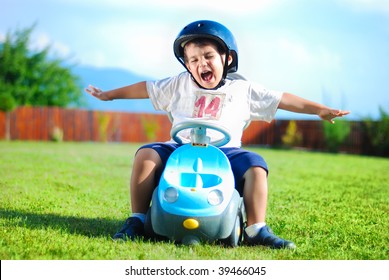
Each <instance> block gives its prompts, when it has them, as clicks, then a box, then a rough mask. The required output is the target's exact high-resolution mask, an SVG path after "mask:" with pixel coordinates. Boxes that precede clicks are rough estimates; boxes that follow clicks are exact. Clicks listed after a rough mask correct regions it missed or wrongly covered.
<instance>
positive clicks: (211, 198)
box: [208, 190, 223, 206]
mask: <svg viewBox="0 0 389 280" xmlns="http://www.w3.org/2000/svg"><path fill="white" fill-rule="evenodd" d="M222 202H223V193H222V192H221V191H219V190H213V191H211V192H209V194H208V203H209V204H211V205H212V206H216V205H219V204H221V203H222Z"/></svg>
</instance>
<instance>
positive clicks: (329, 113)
mask: <svg viewBox="0 0 389 280" xmlns="http://www.w3.org/2000/svg"><path fill="white" fill-rule="evenodd" d="M278 108H279V109H283V110H287V111H291V112H295V113H303V114H313V115H318V116H319V117H320V118H321V119H322V120H327V121H329V122H330V123H334V121H333V119H334V118H336V117H343V116H345V115H348V114H349V113H350V111H343V110H338V109H331V108H329V107H327V106H325V105H322V104H319V103H315V102H312V101H309V100H306V99H304V98H301V97H299V96H296V95H293V94H291V93H284V94H283V95H282V98H281V102H280V104H279V105H278Z"/></svg>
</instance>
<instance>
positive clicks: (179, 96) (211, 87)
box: [86, 20, 349, 249]
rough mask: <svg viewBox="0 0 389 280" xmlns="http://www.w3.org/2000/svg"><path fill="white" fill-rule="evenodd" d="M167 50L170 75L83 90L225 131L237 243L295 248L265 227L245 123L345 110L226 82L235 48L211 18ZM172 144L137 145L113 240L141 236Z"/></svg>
mask: <svg viewBox="0 0 389 280" xmlns="http://www.w3.org/2000/svg"><path fill="white" fill-rule="evenodd" d="M174 53H175V56H176V58H177V59H178V60H179V61H180V63H181V64H182V65H183V66H184V67H185V68H186V70H187V71H186V72H183V73H181V74H179V75H178V76H175V77H170V78H167V79H163V80H160V81H153V82H151V81H147V82H145V81H144V82H140V83H136V84H133V85H129V86H126V87H123V88H118V89H114V90H110V91H101V90H100V89H98V88H96V87H93V86H89V88H88V89H86V91H87V92H88V93H89V94H91V95H93V96H95V97H96V98H99V99H100V100H113V99H127V98H128V99H133V98H150V99H151V102H152V103H153V105H154V107H155V109H157V110H164V111H166V112H167V113H169V114H170V115H171V116H172V119H173V125H175V124H176V123H180V122H181V121H182V120H183V119H185V118H186V119H187V118H208V119H212V120H213V121H217V122H218V123H220V124H221V125H224V126H225V127H227V128H229V130H230V132H231V134H232V135H231V141H230V142H229V143H228V144H226V145H225V146H223V147H221V150H222V151H223V152H224V153H225V154H226V156H227V157H228V159H229V161H230V163H231V167H232V170H233V173H234V177H235V182H236V188H237V190H238V191H239V193H240V194H241V195H242V196H243V199H244V204H245V208H246V214H247V227H246V229H245V230H244V241H245V242H246V244H248V245H263V246H268V247H271V248H277V249H281V248H289V249H293V248H296V245H295V244H294V243H293V242H291V241H288V240H285V239H282V238H280V237H278V236H276V235H275V234H274V233H273V232H272V230H271V229H270V227H269V226H267V225H266V222H265V217H266V206H267V175H268V168H267V165H266V162H265V161H264V159H263V158H262V157H261V156H260V155H258V154H256V153H253V152H249V151H246V150H244V149H241V138H242V133H243V129H244V127H245V125H246V124H247V122H249V121H251V120H264V121H268V122H270V121H271V120H272V119H273V118H274V116H275V113H276V111H277V109H283V110H288V111H292V112H298V113H305V114H316V115H318V116H319V117H320V118H321V119H323V120H327V121H330V122H332V123H333V119H334V118H335V117H341V116H344V115H347V114H348V113H349V112H348V111H341V110H335V109H331V108H328V107H326V106H324V105H321V104H318V103H314V102H311V101H308V100H305V99H303V98H300V97H297V96H295V95H292V94H290V93H282V92H276V91H268V90H266V89H264V88H263V87H262V86H260V85H258V84H256V83H252V82H249V81H244V80H230V79H229V78H228V77H227V74H228V73H232V72H236V71H237V68H238V50H237V46H236V42H235V39H234V36H233V35H232V33H231V32H230V31H229V30H228V29H227V28H226V27H225V26H223V25H221V24H220V23H217V22H214V21H206V20H202V21H196V22H193V23H190V24H189V25H187V26H186V27H185V28H184V29H182V31H181V32H180V33H179V35H178V36H177V38H176V40H175V42H174ZM178 146H179V145H178V144H177V143H175V142H173V141H169V142H165V143H152V144H148V145H144V146H142V147H141V148H140V149H139V150H138V151H137V153H136V156H135V160H134V166H133V170H132V175H131V181H130V194H131V208H132V215H131V217H129V218H128V219H127V220H126V223H125V224H124V226H123V228H122V229H121V230H120V231H119V232H118V233H116V234H115V235H114V237H113V238H114V239H124V240H127V239H130V240H133V239H134V238H136V237H138V236H142V235H143V234H144V226H143V225H144V220H145V214H146V213H147V211H148V209H149V206H150V200H151V196H152V192H153V190H154V188H155V187H156V186H157V185H158V181H159V177H160V175H161V173H162V170H163V168H164V166H165V164H166V161H167V159H168V157H169V155H170V154H171V153H172V152H173V151H174V150H175V149H176V148H177V147H178Z"/></svg>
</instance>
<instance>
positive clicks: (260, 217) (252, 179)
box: [243, 167, 296, 249]
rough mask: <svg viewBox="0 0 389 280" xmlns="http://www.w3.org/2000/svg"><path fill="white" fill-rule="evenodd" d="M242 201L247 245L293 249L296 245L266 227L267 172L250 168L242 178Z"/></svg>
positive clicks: (259, 168) (260, 168) (257, 168)
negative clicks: (244, 209)
mask: <svg viewBox="0 0 389 280" xmlns="http://www.w3.org/2000/svg"><path fill="white" fill-rule="evenodd" d="M243 178H244V180H245V182H244V187H243V199H244V203H245V208H246V215H247V228H246V230H245V241H246V242H247V243H248V244H249V245H263V246H268V247H272V248H277V249H282V248H289V249H294V248H296V245H295V244H294V243H293V242H291V241H288V240H285V239H282V238H280V237H278V236H276V235H275V234H274V233H273V231H272V230H271V229H270V228H269V227H268V226H267V225H266V223H265V219H266V207H267V194H268V191H267V190H268V186H267V171H266V170H265V169H263V168H262V167H250V168H249V169H248V170H247V171H246V172H245V174H244V176H243Z"/></svg>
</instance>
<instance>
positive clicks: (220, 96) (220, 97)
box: [192, 91, 226, 120]
mask: <svg viewBox="0 0 389 280" xmlns="http://www.w3.org/2000/svg"><path fill="white" fill-rule="evenodd" d="M225 97H226V95H225V94H224V93H219V92H217V93H215V92H205V91H197V92H196V100H195V104H194V107H193V108H194V109H193V115H192V116H193V117H194V118H210V119H214V120H218V119H220V116H221V113H222V109H223V106H224V100H225Z"/></svg>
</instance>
